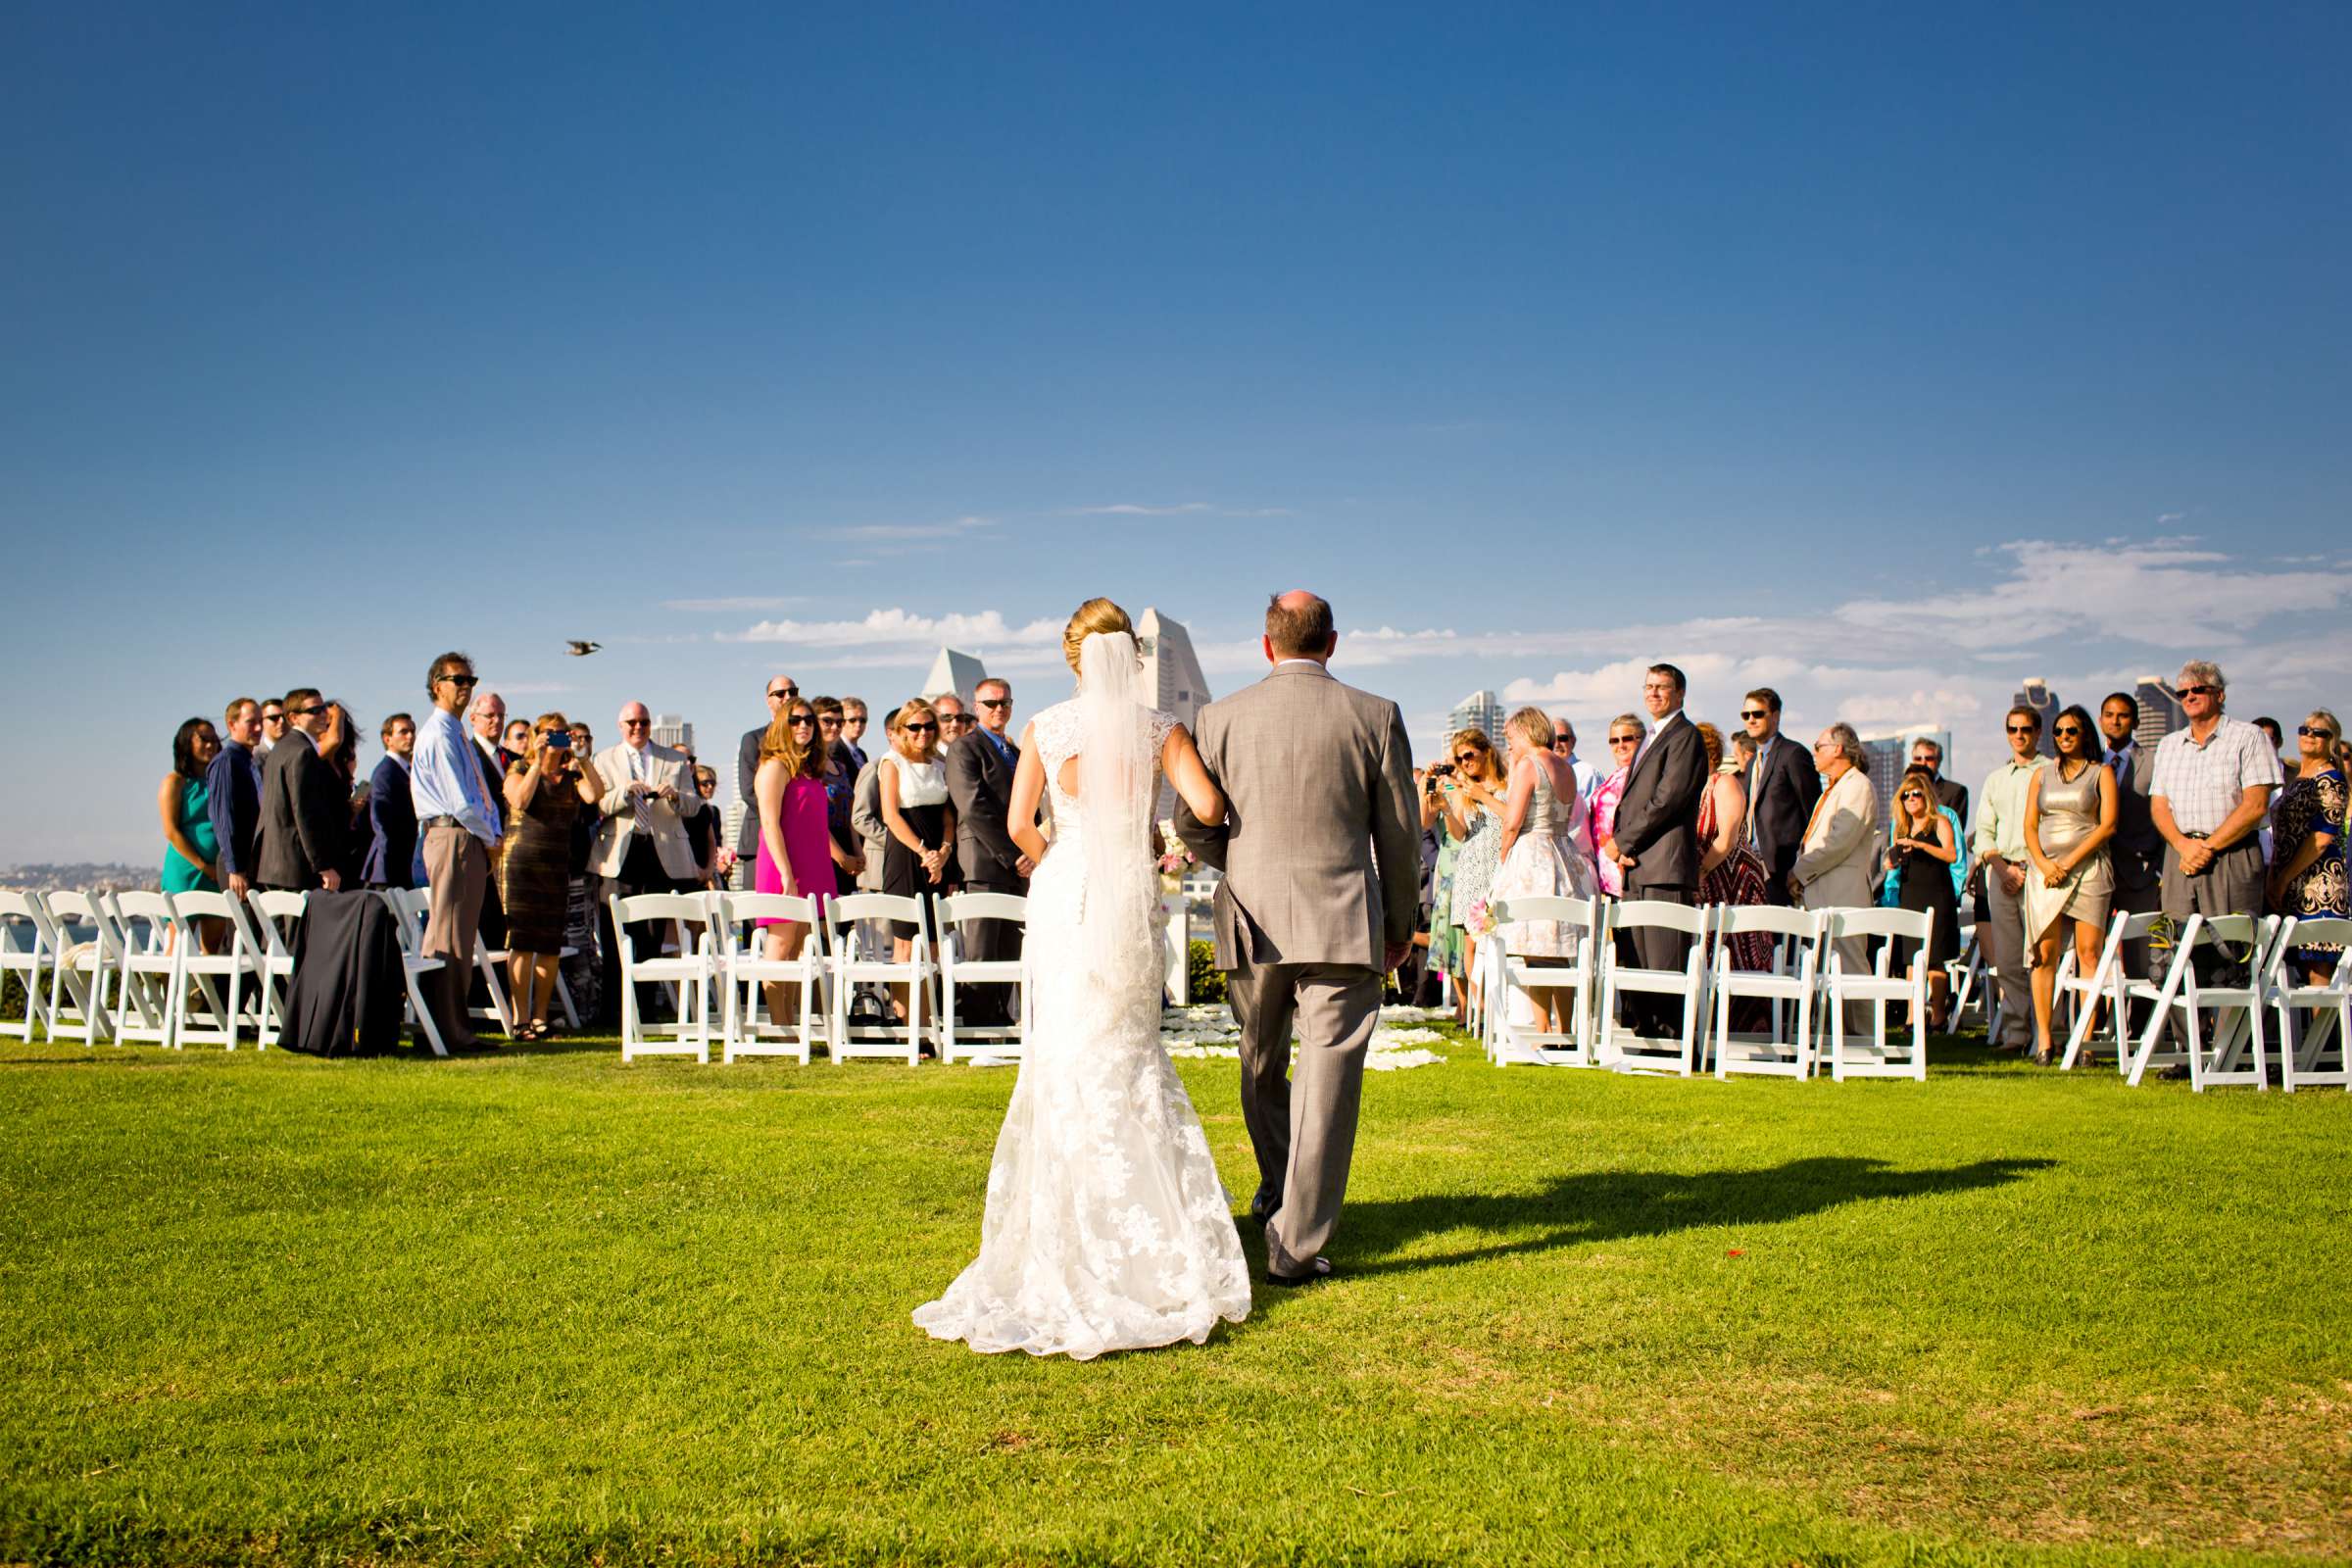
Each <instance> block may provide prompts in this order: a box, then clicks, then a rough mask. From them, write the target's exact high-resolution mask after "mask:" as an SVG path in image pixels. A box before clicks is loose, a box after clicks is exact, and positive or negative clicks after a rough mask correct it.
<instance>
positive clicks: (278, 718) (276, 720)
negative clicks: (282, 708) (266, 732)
mask: <svg viewBox="0 0 2352 1568" xmlns="http://www.w3.org/2000/svg"><path fill="white" fill-rule="evenodd" d="M285 721H286V715H285V714H284V713H283V712H276V713H264V714H263V715H262V722H263V723H265V724H283V723H284V722H285Z"/></svg>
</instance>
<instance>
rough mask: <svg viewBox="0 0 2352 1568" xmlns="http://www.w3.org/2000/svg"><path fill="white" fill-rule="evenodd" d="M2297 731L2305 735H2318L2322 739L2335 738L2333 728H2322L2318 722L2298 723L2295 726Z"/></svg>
mask: <svg viewBox="0 0 2352 1568" xmlns="http://www.w3.org/2000/svg"><path fill="white" fill-rule="evenodd" d="M2295 733H2296V734H2298V735H2303V736H2312V735H2317V736H2318V737H2319V738H2320V739H2322V740H2325V741H2331V740H2333V739H2335V731H2333V730H2331V729H2322V728H2320V727H2319V726H2318V725H2316V724H2297V725H2296V726H2295Z"/></svg>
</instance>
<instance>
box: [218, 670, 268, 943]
mask: <svg viewBox="0 0 2352 1568" xmlns="http://www.w3.org/2000/svg"><path fill="white" fill-rule="evenodd" d="M222 716H223V717H224V718H225V719H226V723H225V724H224V725H223V726H222V728H221V734H222V735H223V736H225V737H226V738H225V739H223V740H222V741H221V754H220V755H219V756H218V757H215V758H214V759H213V761H212V765H211V766H210V767H207V768H206V769H205V770H204V787H205V790H206V793H207V795H208V796H209V797H210V799H209V803H208V804H207V806H206V807H205V815H207V816H209V817H210V818H212V823H213V838H214V840H215V841H216V842H217V843H219V844H220V846H221V884H222V885H223V886H224V887H226V888H227V889H228V891H229V894H230V896H231V897H233V898H239V899H241V898H243V897H244V896H245V895H246V894H248V893H250V892H252V891H253V887H254V884H255V883H256V882H258V881H260V880H261V865H262V858H261V838H262V759H261V756H260V754H259V753H257V752H256V751H254V749H253V748H254V744H255V743H256V742H257V741H259V740H260V739H261V738H262V705H261V704H259V703H257V702H255V701H254V700H253V699H252V698H250V697H240V698H238V699H237V700H236V701H235V702H233V703H230V704H229V705H228V711H227V712H226V713H225V714H223V715H222Z"/></svg>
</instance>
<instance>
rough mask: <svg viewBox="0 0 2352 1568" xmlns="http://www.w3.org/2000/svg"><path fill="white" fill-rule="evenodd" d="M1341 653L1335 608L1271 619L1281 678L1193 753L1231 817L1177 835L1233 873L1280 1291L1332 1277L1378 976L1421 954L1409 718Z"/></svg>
mask: <svg viewBox="0 0 2352 1568" xmlns="http://www.w3.org/2000/svg"><path fill="white" fill-rule="evenodd" d="M1338 644H1339V635H1338V633H1337V632H1336V631H1334V630H1333V629H1332V618H1331V606H1330V605H1328V604H1326V603H1324V602H1323V601H1322V600H1321V599H1318V598H1316V597H1315V596H1314V595H1313V594H1310V593H1305V592H1293V593H1287V594H1282V595H1280V596H1278V597H1277V598H1276V599H1275V600H1274V602H1273V603H1272V604H1271V605H1269V606H1268V607H1267V609H1266V635H1265V642H1264V648H1265V655H1266V662H1268V663H1270V664H1271V665H1273V670H1272V672H1271V673H1269V674H1268V675H1267V676H1266V678H1265V679H1263V680H1261V681H1259V682H1258V683H1257V684H1256V685H1254V686H1250V687H1248V688H1246V689H1244V690H1242V691H1240V692H1237V693H1235V694H1234V695H1233V696H1231V697H1228V698H1226V699H1225V700H1224V701H1222V702H1216V703H1211V704H1210V705H1209V706H1208V707H1206V708H1204V709H1202V710H1201V716H1200V724H1199V729H1200V733H1199V735H1198V736H1197V737H1196V738H1197V739H1198V741H1199V743H1200V747H1201V762H1202V763H1203V764H1204V765H1205V766H1206V767H1207V769H1208V775H1209V777H1210V778H1212V779H1214V780H1215V781H1216V784H1217V788H1218V789H1220V790H1221V791H1223V792H1224V795H1225V799H1226V803H1227V804H1226V808H1225V820H1224V822H1223V823H1221V824H1220V825H1218V826H1216V827H1213V828H1211V827H1203V826H1202V825H1201V822H1200V820H1199V818H1197V817H1195V816H1194V815H1193V814H1192V813H1191V812H1190V811H1189V810H1187V809H1185V806H1184V803H1183V802H1182V800H1181V799H1180V800H1179V801H1178V802H1177V806H1176V830H1177V833H1178V835H1179V836H1180V837H1182V838H1183V840H1184V842H1185V843H1186V844H1187V845H1189V846H1190V847H1191V848H1192V850H1193V852H1194V853H1195V854H1196V855H1198V856H1199V857H1200V858H1201V859H1202V860H1204V861H1206V862H1207V863H1208V864H1210V865H1213V866H1215V867H1217V868H1218V869H1219V870H1221V871H1223V872H1224V873H1225V876H1224V880H1223V881H1221V882H1219V883H1218V884H1217V897H1216V909H1215V923H1216V949H1217V956H1216V961H1217V967H1218V968H1220V969H1222V970H1224V971H1226V974H1227V976H1228V979H1227V986H1228V994H1229V996H1230V998H1231V1000H1232V1003H1233V1012H1234V1017H1235V1019H1236V1020H1237V1021H1238V1022H1239V1023H1240V1024H1241V1029H1242V1116H1243V1119H1244V1120H1245V1121H1246V1122H1247V1123H1248V1124H1249V1128H1250V1147H1251V1148H1252V1149H1254V1150H1255V1151H1256V1152H1257V1172H1258V1186H1257V1196H1256V1197H1255V1199H1254V1200H1252V1201H1251V1202H1250V1217H1251V1218H1252V1219H1255V1220H1258V1221H1259V1222H1261V1223H1262V1224H1263V1225H1264V1226H1265V1228H1266V1280H1267V1283H1268V1284H1271V1285H1304V1284H1307V1283H1309V1282H1311V1281H1314V1280H1318V1279H1323V1278H1326V1277H1328V1276H1329V1275H1330V1273H1331V1263H1330V1261H1329V1260H1328V1259H1327V1258H1324V1257H1322V1256H1321V1255H1319V1254H1320V1253H1321V1251H1322V1250H1323V1248H1324V1246H1325V1245H1326V1244H1327V1243H1328V1242H1329V1241H1330V1239H1331V1235H1332V1231H1333V1229H1334V1228H1335V1227H1336V1226H1337V1225H1338V1223H1339V1217H1340V1201H1341V1200H1342V1199H1343V1198H1344V1197H1345V1196H1346V1194H1347V1191H1348V1160H1349V1159H1350V1157H1351V1156H1352V1155H1353V1153H1354V1152H1355V1120H1356V1110H1357V1107H1358V1104H1359V1103H1360V1102H1361V1099H1362V1094H1363V1080H1364V1053H1365V1050H1366V1049H1367V1048H1368V1047H1369V1046H1370V1044H1371V1041H1372V1029H1373V1026H1374V1025H1375V1024H1376V1023H1377V1022H1378V1021H1379V1018H1380V991H1381V976H1382V975H1383V974H1385V973H1386V972H1387V971H1389V970H1391V969H1394V968H1396V967H1397V964H1398V963H1400V962H1402V961H1403V959H1404V956H1405V953H1406V951H1407V950H1408V949H1409V948H1410V947H1411V946H1412V940H1413V925H1414V916H1415V914H1416V912H1417V905H1418V890H1419V884H1420V868H1421V856H1420V843H1421V816H1420V812H1419V810H1418V809H1416V808H1415V805H1414V801H1413V760H1412V751H1411V748H1410V746H1409V745H1408V744H1407V743H1406V741H1405V735H1404V719H1403V717H1402V715H1401V714H1399V713H1398V712H1397V705H1396V704H1395V703H1392V702H1390V701H1388V700H1387V699H1386V698H1381V697H1374V696H1372V695H1371V694H1369V693H1367V692H1359V691H1357V690H1355V689H1354V688H1353V687H1351V686H1344V685H1342V684H1341V683H1340V682H1339V681H1337V680H1334V679H1333V678H1332V677H1331V674H1330V672H1329V671H1328V670H1327V669H1326V668H1325V667H1324V666H1325V665H1326V664H1328V663H1329V662H1330V661H1331V655H1332V650H1333V649H1334V648H1335V647H1337V646H1338ZM1294 1024H1296V1026H1297V1029H1298V1033H1299V1069H1298V1075H1297V1077H1296V1078H1295V1079H1294V1078H1293V1077H1292V1076H1291V1031H1292V1028H1293V1026H1294Z"/></svg>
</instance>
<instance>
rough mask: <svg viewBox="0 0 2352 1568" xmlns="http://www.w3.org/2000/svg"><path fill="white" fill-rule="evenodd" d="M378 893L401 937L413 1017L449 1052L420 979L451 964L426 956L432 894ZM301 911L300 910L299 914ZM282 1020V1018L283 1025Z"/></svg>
mask: <svg viewBox="0 0 2352 1568" xmlns="http://www.w3.org/2000/svg"><path fill="white" fill-rule="evenodd" d="M261 897H263V898H265V899H268V898H272V897H282V898H300V897H302V895H300V894H279V895H272V894H263V895H261ZM376 897H377V898H380V899H382V900H383V901H384V906H385V907H387V908H389V909H390V910H391V911H392V925H393V930H394V932H395V934H396V935H397V936H398V937H399V939H400V977H401V983H402V984H403V985H405V986H406V987H407V988H408V993H409V1017H410V1020H411V1021H412V1022H413V1023H415V1024H416V1026H417V1033H418V1034H420V1035H422V1036H424V1043H425V1044H426V1045H428V1046H430V1047H432V1048H433V1054H434V1055H436V1056H446V1055H448V1054H449V1047H448V1046H447V1045H445V1044H443V1043H442V1040H441V1026H440V1025H439V1024H438V1023H435V1022H434V1021H433V1009H432V1008H431V1007H430V1006H428V1005H426V1004H425V1000H424V988H423V986H422V985H420V984H418V982H417V977H418V976H419V975H427V974H431V973H433V972H434V971H435V970H438V969H445V968H447V967H448V966H449V964H448V960H447V959H444V958H440V957H431V958H428V957H426V956H424V924H425V921H426V919H427V918H429V917H430V915H431V912H432V894H431V893H430V892H428V891H427V890H426V889H423V888H378V889H376ZM264 907H265V908H269V907H270V906H268V905H265V906H264ZM300 913H301V911H299V910H297V911H296V915H297V917H299V916H300ZM293 973H294V960H293V957H292V956H291V955H290V954H289V956H287V959H286V974H287V975H288V976H289V977H291V976H292V975H293ZM282 1022H283V1020H282V1018H281V1020H280V1023H281V1025H282ZM276 1038H277V1031H276V1029H275V1028H272V1029H271V1030H270V1039H272V1040H274V1039H276Z"/></svg>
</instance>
